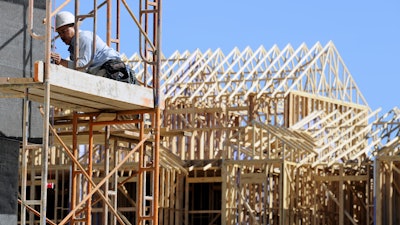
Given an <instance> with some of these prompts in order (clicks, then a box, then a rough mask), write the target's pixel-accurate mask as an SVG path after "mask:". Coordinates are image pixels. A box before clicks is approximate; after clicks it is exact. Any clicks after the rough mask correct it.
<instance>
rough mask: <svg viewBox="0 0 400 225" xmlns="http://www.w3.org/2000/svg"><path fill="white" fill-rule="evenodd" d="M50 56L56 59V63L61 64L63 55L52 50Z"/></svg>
mask: <svg viewBox="0 0 400 225" xmlns="http://www.w3.org/2000/svg"><path fill="white" fill-rule="evenodd" d="M50 57H51V58H52V59H53V60H54V63H55V64H57V65H60V63H61V56H60V54H58V53H55V52H52V53H51V54H50Z"/></svg>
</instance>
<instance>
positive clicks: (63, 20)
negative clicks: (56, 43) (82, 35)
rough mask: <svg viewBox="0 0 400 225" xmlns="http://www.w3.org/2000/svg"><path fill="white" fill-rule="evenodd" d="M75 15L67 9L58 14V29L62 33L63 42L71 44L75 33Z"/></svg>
mask: <svg viewBox="0 0 400 225" xmlns="http://www.w3.org/2000/svg"><path fill="white" fill-rule="evenodd" d="M74 24H75V16H74V15H72V13H70V12H67V11H62V12H59V13H57V15H56V31H57V32H58V34H59V35H60V37H61V39H62V40H63V42H64V43H65V44H67V45H70V44H71V40H72V38H73V37H74V35H75V28H74Z"/></svg>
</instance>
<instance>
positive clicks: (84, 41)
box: [68, 31, 121, 74]
mask: <svg viewBox="0 0 400 225" xmlns="http://www.w3.org/2000/svg"><path fill="white" fill-rule="evenodd" d="M92 45H93V32H91V31H79V56H78V57H77V58H75V56H74V53H75V50H74V46H75V37H73V38H72V40H71V44H70V46H69V48H68V51H69V52H70V59H71V60H73V61H74V60H76V59H77V60H78V61H77V66H78V67H83V66H85V65H87V64H88V63H89V62H90V59H91V57H92ZM120 58H121V56H120V54H119V53H118V52H117V51H116V50H114V49H113V48H111V47H109V46H108V45H107V44H106V43H105V42H104V41H103V40H102V39H101V38H100V37H99V36H97V35H96V51H95V53H94V57H93V61H92V62H91V64H90V65H89V67H88V68H87V69H86V71H87V72H88V73H92V74H96V73H97V71H98V70H99V69H100V67H101V66H102V65H103V64H104V63H105V62H107V61H108V60H110V59H120ZM73 61H71V62H69V63H68V67H69V68H74V62H73Z"/></svg>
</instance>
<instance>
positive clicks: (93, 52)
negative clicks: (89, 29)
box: [75, 0, 97, 70]
mask: <svg viewBox="0 0 400 225" xmlns="http://www.w3.org/2000/svg"><path fill="white" fill-rule="evenodd" d="M76 2H79V0H76V1H75V3H76ZM93 4H94V7H93V8H94V9H93V15H92V17H93V40H92V55H91V56H90V60H89V62H88V63H87V64H86V65H84V66H81V67H78V66H77V63H78V60H77V56H78V54H75V58H76V59H75V69H76V70H84V69H86V68H88V67H89V66H90V64H92V62H93V59H94V55H95V52H96V36H97V35H96V33H97V0H94V1H93ZM78 6H79V3H78ZM75 7H76V6H75ZM76 10H77V9H76V8H75V13H76V17H77V18H75V21H77V20H78V19H79V18H80V16H77V14H78V13H77V12H78V11H76ZM78 17H79V18H78ZM77 27H79V26H77V25H76V24H75V37H76V38H75V41H76V42H75V47H77V48H75V53H76V52H77V51H78V52H79V42H78V41H77V40H78V38H79V35H77V34H79V30H77V29H76V28H77ZM77 43H78V44H77Z"/></svg>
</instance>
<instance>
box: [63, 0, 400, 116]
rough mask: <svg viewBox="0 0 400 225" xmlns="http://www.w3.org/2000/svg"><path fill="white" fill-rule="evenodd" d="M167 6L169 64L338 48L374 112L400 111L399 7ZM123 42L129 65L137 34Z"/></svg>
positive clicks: (170, 0) (285, 2)
mask: <svg viewBox="0 0 400 225" xmlns="http://www.w3.org/2000/svg"><path fill="white" fill-rule="evenodd" d="M88 5H90V6H91V4H88ZM133 6H134V7H136V8H137V7H138V5H135V4H133ZM162 6H163V11H162V51H163V53H164V55H165V56H166V57H169V56H170V55H171V54H172V53H173V52H174V51H176V50H179V51H180V52H183V51H185V50H189V51H191V52H193V51H194V50H196V49H197V48H199V49H200V50H201V51H202V52H205V51H206V50H207V49H211V50H216V49H217V48H221V49H222V50H223V51H224V52H225V53H228V52H230V51H232V50H233V48H235V47H238V48H239V49H240V50H243V49H244V48H246V47H247V46H249V47H251V48H252V49H253V50H255V49H257V48H258V47H260V46H261V45H263V46H264V47H265V48H266V49H267V50H269V49H270V48H271V47H272V46H273V45H274V44H276V45H278V47H279V48H280V49H283V48H284V47H285V46H286V45H287V44H291V45H292V46H293V47H294V48H297V47H299V46H300V45H301V44H302V43H303V42H304V43H305V44H306V45H307V46H308V47H311V46H313V45H315V44H316V43H317V42H320V43H321V44H322V45H323V46H324V45H326V44H327V43H328V42H329V41H333V43H334V44H335V46H336V48H337V50H338V51H339V54H340V56H341V57H342V59H343V60H344V63H345V65H346V66H347V68H348V70H349V71H350V73H351V75H352V77H353V78H354V80H355V81H356V83H357V85H358V87H359V89H360V90H361V92H362V93H363V95H364V97H365V98H366V100H367V102H368V104H369V105H370V107H371V108H372V110H375V109H377V108H379V107H381V108H382V111H381V114H382V113H386V112H387V111H388V110H390V109H392V108H393V107H395V106H397V107H400V68H398V65H400V1H399V0H383V1H379V2H378V1H372V0H364V1H361V0H335V1H321V0H319V1H317V0H301V1H300V0H292V1H289V0H279V1H269V0H246V1H244V0H229V1H228V0H225V1H222V0H201V1H200V0H199V1H196V0H189V1H188V0H162ZM136 10H137V9H136ZM82 12H85V11H83V10H82ZM128 19H129V18H128ZM98 23H102V21H101V20H99V22H98ZM131 25H132V26H134V24H133V22H132V23H131ZM99 27H101V26H99ZM102 32H103V33H104V31H103V30H101V28H99V35H100V36H101V37H103V38H105V35H102ZM135 32H136V33H135ZM122 35H123V36H124V38H123V39H127V38H128V37H129V38H130V39H129V40H132V39H133V42H132V41H129V43H131V44H130V47H129V48H130V50H128V48H125V47H123V49H122V50H121V52H123V53H125V54H126V55H127V56H128V57H129V56H131V55H132V54H133V52H135V51H137V46H138V42H137V28H134V29H133V31H132V28H130V27H129V26H128V27H124V28H123V31H122ZM122 41H124V40H122ZM59 48H66V47H65V46H64V47H61V46H60V47H58V49H59Z"/></svg>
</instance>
